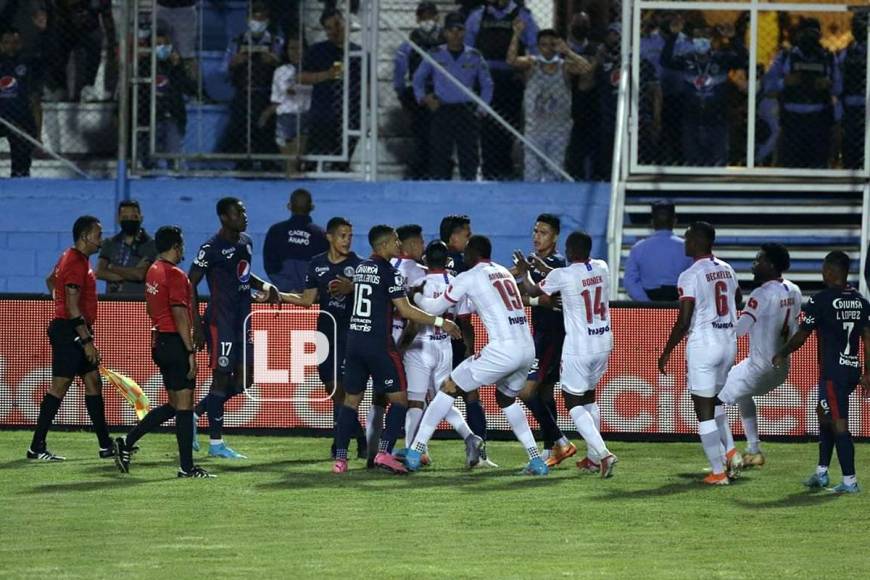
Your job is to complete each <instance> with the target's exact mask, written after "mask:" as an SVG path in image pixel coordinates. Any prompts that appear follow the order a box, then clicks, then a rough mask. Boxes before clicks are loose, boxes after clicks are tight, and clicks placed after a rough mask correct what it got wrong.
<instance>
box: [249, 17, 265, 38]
mask: <svg viewBox="0 0 870 580" xmlns="http://www.w3.org/2000/svg"><path fill="white" fill-rule="evenodd" d="M268 27H269V22H268V21H267V20H248V30H250V31H251V34H253V35H254V36H260V35H261V34H263V33H264V32H266V28H268Z"/></svg>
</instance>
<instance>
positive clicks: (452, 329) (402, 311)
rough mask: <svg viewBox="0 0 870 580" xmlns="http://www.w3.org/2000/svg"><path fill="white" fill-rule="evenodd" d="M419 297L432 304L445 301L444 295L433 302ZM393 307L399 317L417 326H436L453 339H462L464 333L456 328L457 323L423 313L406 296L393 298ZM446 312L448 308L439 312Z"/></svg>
mask: <svg viewBox="0 0 870 580" xmlns="http://www.w3.org/2000/svg"><path fill="white" fill-rule="evenodd" d="M445 294H446V293H445ZM417 296H418V297H421V298H422V299H423V300H426V301H430V302H438V301H440V300H444V295H441V296H439V297H438V298H436V299H434V300H432V299H431V298H425V297H422V296H421V295H420V294H418V295H417ZM444 301H445V302H447V304H448V307H449V306H451V305H452V304H450V302H448V301H446V300H444ZM393 305H394V306H395V307H396V310H398V311H399V315H400V316H401V317H402V318H405V319H407V320H410V321H411V322H416V323H417V324H425V325H426V326H435V327H437V328H441V329H443V330H444V332H446V333H447V334H449V335H450V336H452V337H453V338H462V332H461V331H460V330H459V327H458V326H456V323H454V322H453V321H452V320H447V319H445V318H442V317H441V316H433V315H431V314H428V313H426V312H423V311H422V310H420V309H419V308H417V307H416V306H413V305H411V303H410V302H408V298H407V297H406V296H402V297H401V298H393ZM446 310H447V308H444V309H443V310H440V311H438V312H439V314H440V313H443V312H445V311H446Z"/></svg>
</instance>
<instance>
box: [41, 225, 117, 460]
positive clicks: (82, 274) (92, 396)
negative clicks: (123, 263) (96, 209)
mask: <svg viewBox="0 0 870 580" xmlns="http://www.w3.org/2000/svg"><path fill="white" fill-rule="evenodd" d="M73 241H74V242H75V243H74V244H73V247H71V248H69V249H67V250H66V251H64V253H63V254H61V256H60V259H59V260H58V262H57V265H56V266H55V267H54V270H53V271H52V272H51V274H50V275H49V276H48V278H47V279H46V281H45V283H46V285H47V286H48V290H49V292H51V294H52V296H53V297H54V319H53V320H52V321H51V323H49V325H48V339H49V341H50V342H51V388H50V389H49V390H48V392H47V393H46V394H45V396H44V397H43V398H42V404H40V406H39V418H38V419H37V421H36V431H34V433H33V441H32V442H31V443H30V449H28V450H27V458H28V459H33V460H36V461H63V460H64V457H61V456H59V455H55V454H53V453H52V452H51V451H49V450H48V448H47V447H46V444H45V436H46V435H47V434H48V429H49V427H51V423H52V421H54V417H55V415H57V411H58V409H59V408H60V402H61V401H62V400H63V398H64V396H65V395H66V392H67V390H68V389H69V387H70V385H71V384H72V382H73V379H74V378H75V377H77V376H80V377H81V378H82V381H84V383H85V405H86V406H87V409H88V415H89V416H90V418H91V423H93V425H94V431H96V433H97V439H98V440H99V442H100V457H101V458H106V457H112V455H114V451H113V449H112V439H111V437H109V429H108V427H107V426H106V411H105V408H104V406H103V384H102V382H101V381H100V371H99V364H100V353H99V351H98V350H97V347H96V346H95V345H94V331H93V325H94V321H95V320H96V318H97V278H96V276H95V275H94V271H93V270H92V269H91V263H90V260H89V257H90V256H92V255H93V254H96V253H97V252H98V251H99V250H100V247H101V246H102V244H103V227H102V226H101V225H100V220H98V219H97V218H95V217H94V216H89V215H85V216H81V217H80V218H78V219H77V220H76V221H75V224H74V225H73Z"/></svg>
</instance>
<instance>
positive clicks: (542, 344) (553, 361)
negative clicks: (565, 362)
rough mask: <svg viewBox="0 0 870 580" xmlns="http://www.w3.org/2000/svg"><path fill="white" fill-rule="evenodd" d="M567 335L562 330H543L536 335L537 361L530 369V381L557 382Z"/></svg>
mask: <svg viewBox="0 0 870 580" xmlns="http://www.w3.org/2000/svg"><path fill="white" fill-rule="evenodd" d="M564 342H565V335H564V334H563V333H561V332H549V333H547V332H542V333H539V334H536V335H535V362H533V363H532V368H531V369H529V377H528V380H530V381H537V382H539V383H540V384H550V385H553V384H556V383H557V382H558V381H559V363H560V362H561V361H562V345H563V344H564Z"/></svg>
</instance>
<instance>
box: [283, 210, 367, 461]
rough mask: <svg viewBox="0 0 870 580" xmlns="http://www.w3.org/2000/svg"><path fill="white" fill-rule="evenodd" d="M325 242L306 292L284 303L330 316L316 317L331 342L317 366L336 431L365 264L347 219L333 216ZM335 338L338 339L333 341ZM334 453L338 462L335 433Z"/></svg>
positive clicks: (360, 439) (360, 437)
mask: <svg viewBox="0 0 870 580" xmlns="http://www.w3.org/2000/svg"><path fill="white" fill-rule="evenodd" d="M326 239H327V241H328V242H329V250H328V251H326V252H325V253H323V254H318V255H316V256H314V257H313V258H312V259H311V262H309V264H308V272H307V274H306V275H305V291H304V292H303V293H302V294H301V295H300V294H291V293H283V292H282V293H281V300H282V301H283V302H288V303H290V304H294V305H296V306H302V307H304V308H308V307H310V306H311V305H312V304H314V303H315V302H317V303H318V305H319V307H320V311H321V312H325V313H328V314H321V315H318V317H317V330H318V331H319V332H322V333H323V334H325V335H326V337H327V339H328V340H329V355H328V356H327V358H326V360H324V361H323V362H322V363H321V364H320V365H318V367H317V370H318V373H319V374H320V381H321V382H322V383H323V386H324V388H325V389H326V394H327V396H329V397H332V421H333V430H334V429H335V427H336V425H337V424H338V412H339V409H341V406H342V404H344V387H343V386H342V374H343V372H344V353H345V350H346V346H347V328H348V324H349V323H350V310H351V307H352V305H351V303H350V299H349V298H348V297H349V296H350V295H351V294H353V274H354V270H355V269H356V267H357V266H358V265H359V263H360V262H362V258H360V257H359V256H357V255H356V254H355V253H354V252H352V251H351V250H350V246H351V243H352V241H353V226H352V225H351V223H350V222H349V221H348V220H347V219H345V218H343V217H334V218H332V219H331V220H329V222H328V223H327V224H326ZM333 321H334V322H333ZM333 324H334V325H335V326H333ZM333 337H335V338H336V339H337V340H333ZM336 372H337V374H336ZM381 421H383V414H381ZM357 431H358V432H357V433H356V437H357V456H358V457H365V456H366V439H365V435H364V434H363V433H362V431H361V429H358V430H357ZM331 454H332V458H333V459H335V437H334V433H333V442H332V451H331Z"/></svg>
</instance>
